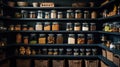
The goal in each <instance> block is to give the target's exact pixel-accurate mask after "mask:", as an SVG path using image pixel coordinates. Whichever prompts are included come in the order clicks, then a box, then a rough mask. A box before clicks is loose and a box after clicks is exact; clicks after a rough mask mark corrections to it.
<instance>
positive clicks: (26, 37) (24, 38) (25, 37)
mask: <svg viewBox="0 0 120 67" xmlns="http://www.w3.org/2000/svg"><path fill="white" fill-rule="evenodd" d="M23 43H24V44H28V43H29V38H28V36H24V37H23Z"/></svg>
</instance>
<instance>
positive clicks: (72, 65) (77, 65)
mask: <svg viewBox="0 0 120 67" xmlns="http://www.w3.org/2000/svg"><path fill="white" fill-rule="evenodd" d="M68 62H69V67H83V66H82V60H68Z"/></svg>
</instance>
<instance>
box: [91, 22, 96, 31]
mask: <svg viewBox="0 0 120 67" xmlns="http://www.w3.org/2000/svg"><path fill="white" fill-rule="evenodd" d="M95 30H96V24H95V23H90V31H95Z"/></svg>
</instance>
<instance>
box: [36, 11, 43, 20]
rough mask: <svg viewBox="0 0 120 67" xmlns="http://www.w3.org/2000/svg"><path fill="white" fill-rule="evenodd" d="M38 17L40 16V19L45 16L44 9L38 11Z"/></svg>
mask: <svg viewBox="0 0 120 67" xmlns="http://www.w3.org/2000/svg"><path fill="white" fill-rule="evenodd" d="M37 18H39V19H42V18H43V11H42V10H38V11H37Z"/></svg>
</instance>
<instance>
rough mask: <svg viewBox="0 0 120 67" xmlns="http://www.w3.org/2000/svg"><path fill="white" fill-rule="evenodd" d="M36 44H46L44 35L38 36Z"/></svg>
mask: <svg viewBox="0 0 120 67" xmlns="http://www.w3.org/2000/svg"><path fill="white" fill-rule="evenodd" d="M38 44H46V35H45V34H39V38H38Z"/></svg>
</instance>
